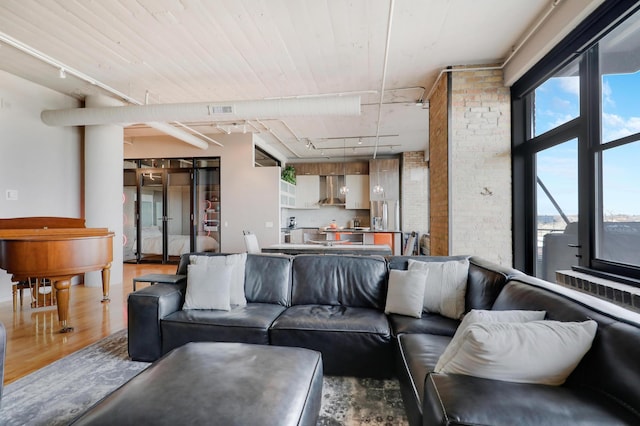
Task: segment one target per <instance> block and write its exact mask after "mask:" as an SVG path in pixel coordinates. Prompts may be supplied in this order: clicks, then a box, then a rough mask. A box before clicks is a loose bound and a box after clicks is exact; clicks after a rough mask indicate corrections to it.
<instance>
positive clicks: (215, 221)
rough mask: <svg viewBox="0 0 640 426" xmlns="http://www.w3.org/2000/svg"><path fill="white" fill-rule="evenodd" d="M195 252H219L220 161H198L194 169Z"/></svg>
mask: <svg viewBox="0 0 640 426" xmlns="http://www.w3.org/2000/svg"><path fill="white" fill-rule="evenodd" d="M195 173H196V180H195V191H194V193H195V197H196V203H195V205H196V208H195V212H196V213H195V221H194V222H195V223H194V228H195V235H196V238H195V247H194V248H195V250H196V251H200V252H202V251H213V252H219V251H220V219H221V216H220V214H221V212H220V205H221V200H220V160H219V159H208V160H198V163H197V167H196V169H195Z"/></svg>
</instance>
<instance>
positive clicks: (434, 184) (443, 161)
mask: <svg viewBox="0 0 640 426" xmlns="http://www.w3.org/2000/svg"><path fill="white" fill-rule="evenodd" d="M448 79H449V76H448V74H443V75H442V77H441V78H440V81H438V83H437V85H436V88H435V89H434V91H433V94H432V95H431V98H430V99H429V204H430V206H429V232H430V243H429V244H430V247H429V252H430V254H431V255H433V256H446V255H448V254H449V167H448V161H449V160H448V157H449V156H448V150H449V146H448V139H449V131H448V122H449V117H448V93H447V90H448V89H447V81H448Z"/></svg>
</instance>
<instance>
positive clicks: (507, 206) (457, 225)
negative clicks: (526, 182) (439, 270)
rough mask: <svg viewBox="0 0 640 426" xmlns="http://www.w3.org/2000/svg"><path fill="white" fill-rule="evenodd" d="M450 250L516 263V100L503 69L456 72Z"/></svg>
mask: <svg viewBox="0 0 640 426" xmlns="http://www.w3.org/2000/svg"><path fill="white" fill-rule="evenodd" d="M451 79H452V82H451V94H450V96H451V104H450V108H451V112H450V118H449V120H450V127H449V128H450V134H449V162H450V165H449V209H450V212H449V227H450V230H449V254H452V255H457V254H473V255H478V256H482V257H484V258H485V259H488V260H490V261H492V262H496V263H498V264H501V265H506V266H511V265H512V245H511V223H512V220H511V137H510V136H511V103H510V95H509V88H507V87H504V86H503V84H502V71H500V70H486V71H470V72H455V73H451Z"/></svg>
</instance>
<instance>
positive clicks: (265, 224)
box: [264, 222, 273, 228]
mask: <svg viewBox="0 0 640 426" xmlns="http://www.w3.org/2000/svg"><path fill="white" fill-rule="evenodd" d="M264 227H265V228H273V222H265V223H264Z"/></svg>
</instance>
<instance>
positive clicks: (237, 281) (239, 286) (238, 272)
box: [226, 253, 247, 306]
mask: <svg viewBox="0 0 640 426" xmlns="http://www.w3.org/2000/svg"><path fill="white" fill-rule="evenodd" d="M226 258H227V259H226V261H227V265H232V266H233V272H232V273H231V300H230V303H231V305H232V306H246V305H247V299H246V297H245V293H244V271H245V265H246V263H247V253H240V254H230V255H228V256H226Z"/></svg>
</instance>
